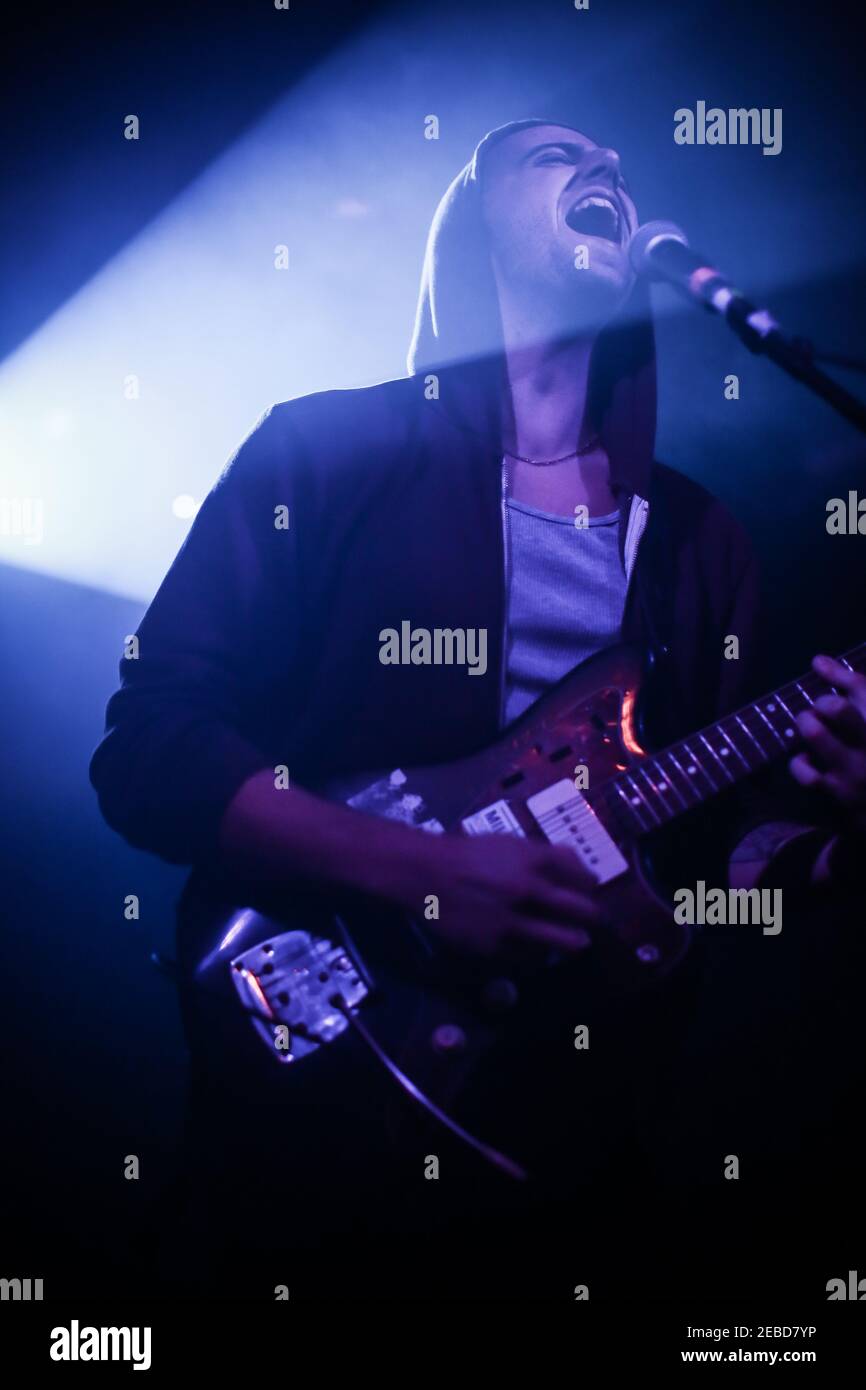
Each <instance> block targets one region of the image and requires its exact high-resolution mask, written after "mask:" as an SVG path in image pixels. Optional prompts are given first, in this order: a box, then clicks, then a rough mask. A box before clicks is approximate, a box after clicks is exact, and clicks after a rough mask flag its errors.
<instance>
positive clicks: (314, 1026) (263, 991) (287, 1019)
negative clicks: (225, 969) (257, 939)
mask: <svg viewBox="0 0 866 1390" xmlns="http://www.w3.org/2000/svg"><path fill="white" fill-rule="evenodd" d="M231 977H232V980H233V981H234V985H235V989H236V990H237V992H238V995H239V996H240V999H241V1003H242V1004H243V1006H244V1008H245V1010H246V1011H247V1013H248V1014H249V1015H250V1019H251V1022H252V1024H253V1026H254V1028H255V1029H256V1031H257V1033H258V1034H259V1036H260V1037H261V1039H262V1041H263V1042H264V1043H266V1044H267V1047H268V1050H269V1051H270V1052H271V1054H272V1055H273V1057H274V1058H275V1059H276V1060H277V1061H278V1062H282V1063H284V1064H285V1063H289V1062H294V1061H298V1060H299V1059H300V1058H301V1057H305V1056H306V1055H307V1054H308V1053H310V1052H315V1051H317V1050H318V1048H319V1047H321V1046H323V1045H324V1044H325V1043H330V1042H333V1041H334V1039H335V1038H338V1037H339V1036H340V1034H341V1033H344V1032H345V1031H346V1029H347V1028H348V1027H349V1021H348V1019H347V1018H346V1016H345V1013H344V1012H343V1010H344V1009H353V1008H355V1007H356V1006H357V1005H358V1004H360V1003H361V1002H362V1000H364V999H365V998H366V996H367V994H368V993H369V991H368V989H367V986H366V985H365V984H364V981H363V980H362V978H361V976H360V974H359V972H358V970H357V969H356V967H355V964H354V962H353V961H352V959H351V958H350V957H349V956H348V955H347V954H346V951H345V950H344V948H343V947H342V946H338V945H336V944H335V943H334V942H333V941H329V940H328V939H327V937H323V936H311V935H310V933H309V932H305V931H288V932H283V933H281V934H280V935H277V936H270V937H268V939H267V941H265V942H263V943H262V944H261V945H259V946H251V947H250V949H249V950H247V951H244V952H243V954H242V955H240V956H236V957H235V958H234V960H233V961H232V963H231ZM336 998H339V1000H340V1007H337V1004H336V1003H335V999H336Z"/></svg>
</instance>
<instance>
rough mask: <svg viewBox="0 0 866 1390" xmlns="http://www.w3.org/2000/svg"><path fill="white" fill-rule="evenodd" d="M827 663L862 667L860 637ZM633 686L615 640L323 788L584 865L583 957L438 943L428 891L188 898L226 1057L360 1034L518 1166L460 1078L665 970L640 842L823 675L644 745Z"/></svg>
mask: <svg viewBox="0 0 866 1390" xmlns="http://www.w3.org/2000/svg"><path fill="white" fill-rule="evenodd" d="M840 660H842V661H843V662H844V663H845V664H846V665H848V666H849V667H850V668H851V669H852V670H864V669H866V644H864V645H862V646H860V647H858V648H856V649H855V650H853V651H851V652H849V653H847V655H846V656H844V657H842V658H840ZM640 688H641V663H640V659H639V656H638V653H637V652H636V651H635V650H633V649H632V648H629V647H625V646H619V647H613V648H609V649H608V650H606V651H604V652H602V653H600V654H599V655H597V656H595V657H593V658H591V659H590V660H589V661H588V662H585V663H584V664H583V665H582V666H580V667H578V668H576V669H575V670H574V671H573V672H571V673H570V674H569V675H567V676H566V677H564V679H563V680H561V681H560V682H559V683H558V684H557V685H556V686H554V687H552V688H551V689H550V690H549V691H548V692H547V693H546V694H545V695H544V696H543V697H542V698H541V699H540V700H538V701H537V702H536V703H535V704H534V705H533V706H532V707H531V708H530V709H529V710H527V711H526V713H525V714H523V715H522V716H521V718H520V719H518V720H517V721H516V722H515V723H514V724H512V725H511V726H510V727H509V728H508V729H507V730H506V731H505V732H504V733H503V734H502V735H501V736H500V737H499V738H498V739H497V740H496V742H494V743H493V744H491V745H490V746H489V747H487V748H485V749H483V750H482V751H481V752H478V753H476V754H474V755H472V756H471V757H468V758H465V759H462V760H460V761H458V762H455V763H452V764H442V765H439V766H434V767H427V768H419V769H414V770H407V771H403V770H395V771H392V772H391V773H390V774H389V775H387V776H384V777H379V778H375V779H373V780H371V779H370V778H369V777H367V778H356V779H353V781H352V782H350V783H348V784H346V785H342V786H340V787H335V786H329V787H327V788H324V789H322V790H323V794H325V795H327V796H329V797H330V798H332V799H340V800H342V801H344V802H347V803H348V804H349V805H351V806H354V807H356V808H357V809H359V810H361V811H366V812H371V813H374V814H379V815H385V816H390V817H393V818H396V819H399V820H402V821H404V822H407V823H408V824H411V825H414V826H416V827H418V829H419V833H425V832H426V833H432V834H439V833H443V832H449V833H454V834H458V835H512V836H521V837H526V838H529V839H546V840H548V841H550V842H552V843H554V844H558V845H565V846H568V847H569V848H570V849H571V850H573V852H574V853H575V854H576V855H577V856H578V857H579V859H580V860H581V861H582V862H583V863H584V864H585V865H586V867H587V868H588V869H589V870H590V872H591V873H592V875H593V876H594V877H595V878H596V880H597V883H598V887H597V890H596V892H597V894H598V896H599V898H600V900H601V903H602V906H603V907H605V908H606V910H607V917H608V919H609V921H610V922H611V926H610V927H609V928H607V929H605V930H603V931H600V932H598V933H596V934H595V939H594V941H593V945H592V947H591V949H590V950H589V951H588V952H586V953H585V955H586V957H587V960H586V961H585V960H584V959H578V960H577V961H576V962H563V961H560V960H557V959H556V958H555V957H554V958H552V959H548V960H546V961H544V962H543V963H540V964H538V965H536V966H534V967H533V968H532V969H529V968H526V969H521V971H517V970H515V969H512V968H511V967H510V966H509V967H507V968H504V967H503V966H502V964H501V963H497V964H496V965H495V966H491V964H490V963H489V962H487V961H484V962H479V961H478V960H475V959H472V958H470V957H467V956H464V955H460V954H458V953H455V952H453V951H449V950H448V949H447V948H443V947H442V946H441V944H440V943H439V942H437V939H436V935H435V929H432V930H431V929H430V928H429V927H426V926H425V923H424V918H423V909H424V897H423V894H424V886H423V885H419V912H418V918H417V919H415V920H414V921H413V922H412V923H407V922H406V921H405V919H403V920H402V921H398V920H396V919H395V918H394V917H393V915H390V916H389V914H388V913H384V912H383V913H381V914H377V913H374V914H372V915H371V914H370V913H369V912H368V913H367V914H366V915H365V918H364V920H362V921H360V922H359V923H354V922H352V923H350V922H349V921H347V919H346V917H345V915H342V916H333V915H331V916H330V917H328V916H323V915H322V914H320V913H317V911H316V910H315V908H313V907H310V908H309V912H308V913H307V912H305V911H304V910H301V912H300V916H298V915H294V914H293V913H292V912H291V911H289V910H287V908H286V906H285V904H281V905H280V906H279V907H274V908H273V910H271V908H270V907H269V908H268V909H267V910H261V909H260V908H253V907H250V906H244V905H243V904H237V903H235V904H230V903H226V902H224V901H223V900H221V898H220V897H219V895H217V897H216V899H215V900H214V898H213V896H211V897H210V898H208V895H207V894H206V893H205V894H204V895H202V896H200V897H199V898H197V897H196V894H195V893H193V894H192V895H191V897H190V899H189V900H188V902H187V904H186V906H185V909H184V910H183V911H182V913H181V919H180V929H181V933H182V934H183V932H184V931H187V932H189V933H191V939H192V940H193V941H194V943H195V947H194V949H193V950H192V951H190V950H187V952H186V955H187V959H188V962H189V964H188V969H187V984H188V985H189V987H190V988H192V989H200V990H202V991H204V993H205V994H206V995H207V996H208V998H209V1000H210V1003H211V1017H212V1018H214V1017H216V1018H217V1019H218V1020H219V1023H218V1027H219V1030H220V1031H221V1034H222V1039H221V1041H222V1044H223V1046H224V1048H226V1049H227V1052H226V1055H229V1053H231V1055H233V1056H234V1055H237V1054H238V1053H239V1052H240V1051H241V1050H246V1051H247V1052H248V1051H249V1048H250V1039H252V1038H254V1037H256V1035H257V1038H258V1040H259V1041H258V1043H257V1044H256V1047H257V1049H258V1052H259V1055H260V1056H263V1055H264V1052H265V1050H266V1051H267V1053H268V1054H270V1059H271V1061H269V1062H268V1063H267V1066H268V1067H270V1066H271V1063H273V1065H275V1066H283V1067H285V1068H287V1069H288V1068H300V1069H301V1070H304V1069H305V1068H307V1067H309V1066H310V1065H311V1064H310V1063H309V1062H308V1061H307V1060H306V1059H308V1058H316V1057H317V1056H318V1057H319V1058H321V1057H322V1055H323V1054H328V1056H329V1057H332V1058H334V1059H335V1063H336V1065H337V1066H338V1069H339V1057H340V1055H341V1049H344V1048H346V1047H347V1046H350V1045H354V1046H356V1047H357V1046H363V1047H365V1048H367V1049H370V1050H371V1051H372V1052H373V1053H374V1054H375V1055H376V1057H377V1059H378V1062H379V1063H380V1064H381V1066H382V1068H384V1070H385V1071H386V1072H387V1073H388V1074H389V1075H390V1076H391V1077H392V1079H393V1080H394V1082H395V1083H396V1084H397V1086H398V1087H399V1088H400V1091H401V1093H402V1094H403V1095H407V1096H409V1097H410V1099H411V1100H413V1101H414V1102H415V1103H416V1104H417V1105H419V1106H420V1107H422V1108H423V1109H425V1110H426V1111H427V1113H428V1114H429V1115H430V1116H432V1117H433V1118H434V1119H435V1120H436V1121H438V1122H439V1123H441V1124H444V1125H445V1126H446V1127H447V1128H449V1129H450V1130H451V1131H452V1133H454V1134H456V1135H457V1137H458V1138H459V1139H460V1140H463V1141H464V1142H465V1143H466V1144H468V1145H469V1146H470V1147H472V1148H474V1149H476V1150H477V1151H478V1152H479V1153H480V1154H481V1155H482V1157H483V1158H485V1159H487V1160H488V1161H489V1162H491V1163H493V1164H494V1165H496V1166H498V1167H499V1168H500V1169H503V1170H504V1171H506V1172H508V1173H510V1174H511V1175H512V1176H523V1175H524V1174H523V1168H522V1166H521V1164H520V1162H519V1160H515V1159H513V1158H510V1157H508V1156H506V1155H505V1154H504V1153H502V1152H501V1151H500V1150H499V1149H497V1148H493V1147H491V1146H490V1145H489V1144H488V1143H486V1142H485V1141H484V1140H482V1139H479V1138H477V1137H476V1136H475V1135H473V1134H472V1133H471V1132H470V1130H469V1129H468V1128H467V1127H466V1125H467V1124H468V1123H471V1121H472V1115H471V1113H470V1114H468V1115H467V1114H466V1113H465V1110H466V1107H464V1113H463V1114H461V1101H462V1100H463V1098H464V1097H465V1096H466V1095H467V1094H469V1093H470V1092H471V1090H472V1078H473V1074H474V1073H476V1072H477V1070H478V1068H479V1066H482V1064H483V1061H484V1059H485V1058H489V1057H490V1055H491V1053H492V1054H493V1055H494V1056H495V1055H496V1051H497V1049H498V1048H502V1047H505V1049H506V1052H507V1049H508V1046H509V1044H508V1041H507V1039H508V1036H509V1034H510V1035H511V1040H512V1041H511V1049H512V1051H511V1054H510V1055H511V1056H512V1058H513V1055H514V1037H515V1036H517V1037H518V1038H519V1039H520V1040H521V1041H520V1048H521V1050H525V1047H526V1046H527V1045H528V1044H527V1043H526V1040H527V1039H532V1038H539V1039H541V1040H543V1039H544V1038H545V1037H546V1036H548V1035H549V1032H550V1028H551V1020H552V1019H553V1021H554V1024H556V1023H557V1011H560V1012H561V1011H562V1010H563V1009H565V1010H569V1009H570V1014H569V1017H570V1016H571V1014H573V1013H574V1000H575V999H577V998H579V997H580V994H581V991H582V990H583V991H585V990H586V989H587V987H588V986H587V980H588V978H589V979H591V986H590V987H591V990H592V993H593V997H594V998H597V997H598V996H599V992H600V991H601V992H603V991H605V990H609V991H612V992H614V993H619V994H620V995H621V994H622V992H623V991H626V992H628V991H631V990H634V989H639V988H641V987H642V986H645V985H648V984H651V983H652V982H653V981H657V980H659V979H660V978H662V977H664V976H665V975H667V974H668V973H669V972H670V971H671V970H672V969H673V968H674V967H675V966H676V965H677V963H678V962H679V961H680V960H681V959H682V957H683V955H684V953H685V952H686V950H687V948H688V945H689V940H690V935H691V928H689V927H688V926H685V925H682V924H679V923H677V922H676V921H675V920H674V916H673V912H672V908H671V905H670V904H669V903H668V902H666V901H665V900H664V898H663V897H662V896H661V895H660V893H659V892H658V890H657V888H656V887H655V886H654V884H653V883H652V881H651V879H650V877H649V875H648V874H647V872H646V870H645V868H644V866H643V864H642V861H641V854H640V850H641V842H642V841H643V839H644V837H645V836H647V835H649V834H651V833H652V832H653V831H655V830H657V829H659V828H660V827H661V826H664V825H666V824H668V823H669V822H671V821H673V820H675V819H676V818H677V817H679V816H685V815H687V814H688V813H689V812H690V811H692V810H693V809H694V808H696V807H698V806H700V805H702V804H703V803H704V802H706V801H707V800H708V799H709V798H712V797H714V796H716V795H717V794H718V793H720V792H722V791H723V790H724V789H726V788H728V787H730V786H732V785H733V784H735V783H738V782H740V781H741V780H742V779H744V778H746V777H748V776H749V775H750V774H752V773H754V772H756V771H758V770H759V769H761V768H763V767H764V766H766V765H767V764H768V763H769V762H771V761H773V760H775V759H776V758H780V757H782V756H784V755H786V754H789V750H791V749H792V748H793V746H794V745H795V743H796V740H797V729H796V724H795V718H796V716H797V714H799V713H800V712H801V711H802V710H804V709H806V708H808V707H809V706H811V705H812V704H813V702H814V700H815V698H816V697H817V696H818V695H819V694H822V693H825V692H827V691H828V690H830V689H831V687H830V686H829V685H827V684H826V683H825V682H824V681H822V680H821V678H820V677H819V676H818V675H817V674H815V673H814V672H810V673H808V674H807V675H804V676H803V677H801V678H800V679H799V680H795V681H791V682H790V683H788V684H787V685H784V686H782V687H781V688H779V689H778V690H776V691H774V692H773V693H771V694H769V695H766V696H764V697H763V698H762V699H759V700H756V701H755V702H754V703H752V704H749V705H746V706H745V707H744V708H742V709H739V710H737V711H735V712H734V713H732V714H729V715H726V716H725V717H724V718H722V719H720V720H718V721H717V722H716V723H715V724H712V725H710V726H709V727H708V728H705V729H702V730H700V731H699V732H697V733H694V734H690V735H689V736H688V737H687V738H685V739H682V740H681V741H680V742H678V743H674V744H673V745H671V746H670V747H668V748H665V749H664V750H663V751H661V752H656V753H647V752H646V751H645V750H644V749H643V747H642V746H641V743H640V741H639V737H638V729H637V726H636V711H637V708H638V697H639V694H640ZM202 943H203V944H202ZM183 954H184V953H183V952H181V955H182V956H183ZM214 1010H215V1012H214ZM352 1039H354V1043H352V1042H351V1041H350V1040H352ZM211 1042H212V1037H211ZM312 1065H313V1066H315V1062H314V1063H313V1064H312ZM476 1089H477V1088H476ZM289 1090H291V1084H290V1085H289ZM469 1108H470V1110H471V1107H469ZM515 1132H516V1133H517V1134H518V1137H519V1123H518V1124H517V1126H516V1131H515ZM518 1146H519V1143H518Z"/></svg>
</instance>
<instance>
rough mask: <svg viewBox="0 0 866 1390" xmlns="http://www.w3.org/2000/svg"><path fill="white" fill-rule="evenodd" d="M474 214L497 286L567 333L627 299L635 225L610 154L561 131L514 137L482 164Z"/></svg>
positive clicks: (533, 129) (541, 129) (536, 129)
mask: <svg viewBox="0 0 866 1390" xmlns="http://www.w3.org/2000/svg"><path fill="white" fill-rule="evenodd" d="M482 206H483V212H484V219H485V223H486V225H487V228H488V231H489V234H490V239H491V244H492V249H493V257H494V263H495V267H496V271H497V276H498V278H499V279H500V281H503V280H504V281H505V283H506V284H509V285H511V286H513V287H514V288H520V289H521V290H522V291H525V290H527V289H528V290H529V291H530V292H531V293H532V294H534V295H537V296H538V297H539V298H545V299H550V298H553V299H554V300H557V301H558V302H559V305H560V308H561V310H562V312H563V314H564V315H565V316H566V318H570V319H572V320H573V321H574V323H575V326H580V325H582V324H589V323H591V322H593V321H599V320H603V319H606V318H608V317H610V316H611V315H612V314H613V313H615V312H616V310H617V309H618V308H619V306H620V304H622V302H623V301H624V300H625V298H626V297H627V295H628V293H629V291H630V290H631V287H632V283H633V279H634V277H633V272H632V270H631V266H630V264H629V260H628V245H629V241H630V240H631V237H632V236H633V235H634V232H635V230H636V229H637V225H638V218H637V212H636V210H635V206H634V203H633V202H632V200H631V198H630V197H629V195H628V193H627V192H626V186H625V181H624V180H623V177H622V174H621V173H620V168H619V156H618V155H617V153H616V152H615V151H614V150H608V149H603V148H601V147H600V146H598V145H595V144H594V143H593V142H592V141H591V140H589V139H587V137H586V136H585V135H580V134H579V133H578V132H577V131H575V130H571V129H570V128H568V127H565V126H556V125H549V126H548V125H544V126H530V127H529V128H528V129H525V130H518V131H515V132H514V133H513V134H511V135H507V136H505V137H504V139H502V140H500V141H499V142H498V143H497V144H496V145H494V146H493V147H492V149H491V150H490V151H489V153H488V154H487V156H486V158H485V164H484V173H483V178H482ZM580 247H583V248H585V251H579V250H578V248H580Z"/></svg>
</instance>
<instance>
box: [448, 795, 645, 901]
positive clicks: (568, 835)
mask: <svg viewBox="0 0 866 1390" xmlns="http://www.w3.org/2000/svg"><path fill="white" fill-rule="evenodd" d="M526 806H527V809H528V810H529V811H530V812H531V813H532V816H533V819H534V820H535V821H536V823H537V825H538V827H539V829H540V830H541V832H542V834H543V835H544V836H545V838H546V839H548V840H549V841H550V842H551V844H554V845H567V846H568V848H569V849H572V850H574V852H575V854H576V855H578V857H579V858H580V859H582V860H583V862H584V864H585V865H586V867H587V868H588V869H589V871H590V873H591V874H593V876H594V877H595V878H596V879H598V882H599V883H610V881H611V879H614V878H618V877H619V875H620V874H623V873H625V871H626V870H627V868H628V861H627V860H626V859H625V858H624V857H623V855H622V853H621V851H620V849H619V846H618V845H617V844H616V841H615V840H613V839H612V838H611V836H610V835H609V834H608V832H607V831H606V830H605V828H604V826H603V825H602V823H601V821H600V820H599V819H598V816H597V815H596V814H595V812H594V811H593V809H592V807H591V806H590V804H589V802H588V801H586V800H585V798H584V797H583V796H581V794H580V792H579V791H576V790H575V787H574V783H573V782H571V781H569V779H568V778H567V777H563V778H562V780H561V781H559V782H554V783H553V785H552V786H550V787H545V789H544V791H541V792H536V794H535V796H530V797H529V799H528V800H527V802H526ZM461 823H462V826H463V829H464V830H465V831H466V833H467V835H523V833H524V832H523V830H522V829H521V827H520V823H519V822H518V820H517V817H516V816H515V814H514V812H513V811H512V809H511V807H510V806H509V804H508V802H507V801H494V802H492V804H491V805H490V806H484V807H483V808H482V809H481V810H480V811H476V812H475V814H474V815H471V816H467V817H466V819H465V820H464V821H462V822H461Z"/></svg>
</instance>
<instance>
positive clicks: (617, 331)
mask: <svg viewBox="0 0 866 1390" xmlns="http://www.w3.org/2000/svg"><path fill="white" fill-rule="evenodd" d="M557 124H562V126H563V129H565V130H574V129H575V127H573V126H570V125H565V124H563V123H561V122H556V121H550V120H534V119H533V120H524V121H511V122H509V123H508V124H507V125H503V126H498V127H497V128H496V129H495V130H492V131H490V132H489V134H487V135H485V137H484V139H483V140H482V141H481V142H480V143H479V144H478V145H477V146H476V149H475V153H474V154H473V156H472V158H471V159H470V161H469V163H468V164H467V165H466V166H465V168H464V169H462V170H461V171H460V173H459V174H458V175H457V177H456V178H455V179H454V181H453V182H452V183H451V185H450V187H449V188H448V189H447V191H446V193H445V194H444V196H443V198H442V199H441V201H440V203H439V206H438V208H437V209H436V213H435V215H434V218H433V222H432V224H431V227H430V233H429V236H428V238H427V249H426V253H425V257H424V266H423V270H422V274H421V287H420V293H419V296H418V308H417V312H416V315H415V328H414V332H413V335H412V342H411V345H410V348H409V358H408V368H409V373H410V375H416V374H422V373H423V374H425V375H426V374H428V373H440V372H441V373H444V374H446V376H447V388H446V389H441V388H440V395H439V400H440V404H441V405H442V407H443V408H444V409H446V410H447V411H449V413H450V414H452V415H453V416H454V417H455V418H456V419H457V420H458V421H459V423H460V424H461V426H462V427H463V428H465V429H469V430H471V431H472V432H474V433H478V434H481V435H483V436H484V437H485V438H487V439H491V438H497V440H498V436H499V433H500V426H499V395H500V392H501V391H502V389H503V386H504V380H505V378H504V361H503V353H504V344H503V335H502V323H501V318H500V314H499V301H498V296H497V292H496V283H495V280H494V276H493V267H492V263H491V253H490V243H489V238H488V236H487V232H486V228H485V226H484V220H483V217H482V201H481V191H482V187H483V181H484V171H485V162H486V156H487V154H488V152H489V150H490V148H491V147H492V146H493V145H494V144H496V143H497V142H498V141H499V140H501V139H503V138H504V137H505V136H506V135H510V134H511V133H512V131H515V130H523V129H526V128H527V127H530V126H536V125H557ZM588 405H589V411H590V414H591V417H592V420H593V422H594V425H595V428H596V429H597V431H598V433H599V435H600V436H601V440H602V443H603V444H604V447H605V449H606V451H607V455H608V458H609V460H610V476H611V486H612V487H613V488H614V490H616V491H622V492H626V493H638V494H639V495H640V496H642V497H646V496H647V495H648V490H649V474H650V469H651V467H652V461H653V450H654V447H655V429H656V365H655V335H654V332H653V325H652V311H651V306H650V299H649V293H648V289H647V286H646V284H645V282H643V281H640V280H638V281H637V282H636V283H635V285H634V287H633V289H632V291H631V294H630V295H629V297H628V299H627V300H626V301H625V303H624V304H623V306H622V307H621V309H620V310H619V312H618V313H617V315H616V317H615V318H614V319H612V320H611V321H610V322H609V323H608V324H607V325H606V326H605V327H604V328H603V329H602V331H601V332H600V333H599V335H598V338H597V340H596V343H595V346H594V348H593V353H592V359H591V363H590V377H589V401H588Z"/></svg>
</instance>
